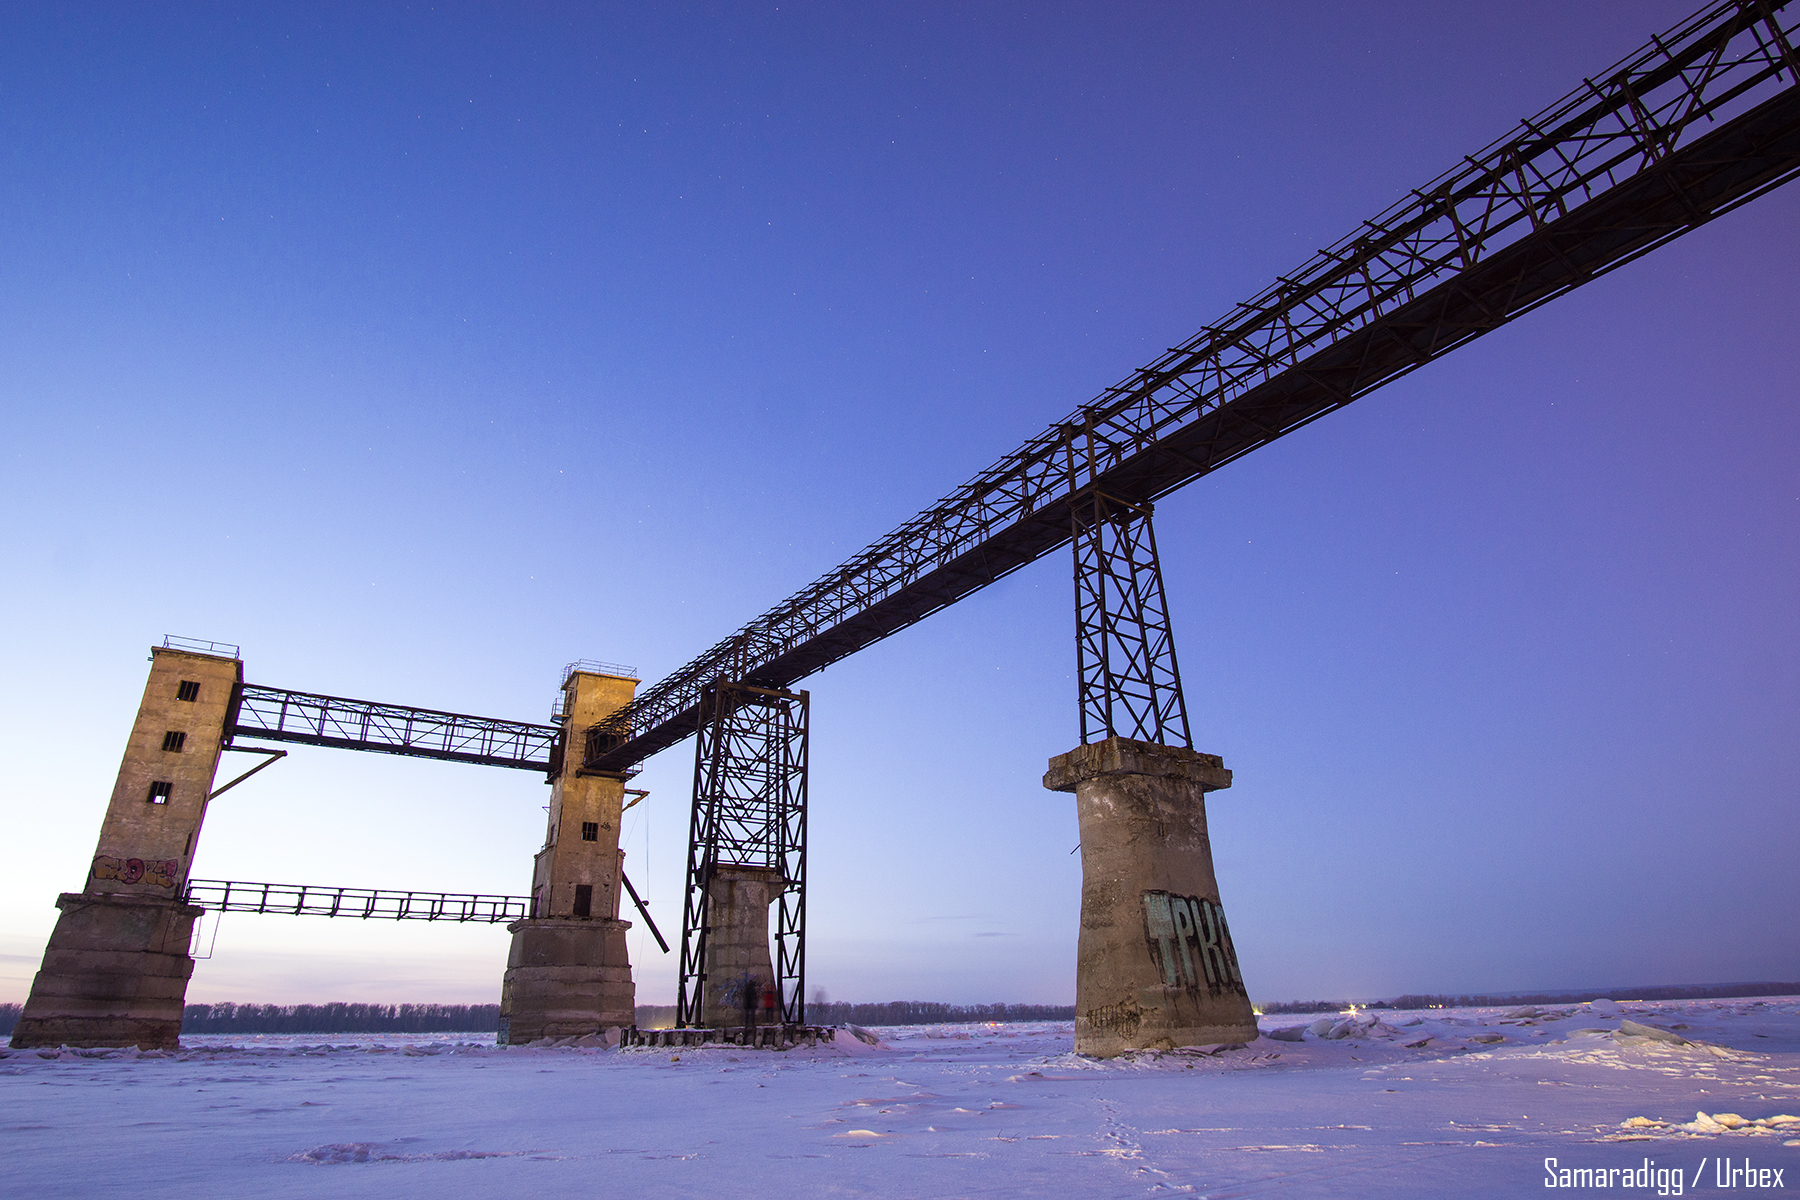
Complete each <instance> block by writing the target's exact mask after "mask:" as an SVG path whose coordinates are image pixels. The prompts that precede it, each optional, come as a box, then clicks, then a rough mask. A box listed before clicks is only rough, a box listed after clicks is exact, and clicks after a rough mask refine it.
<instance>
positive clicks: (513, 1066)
mask: <svg viewBox="0 0 1800 1200" xmlns="http://www.w3.org/2000/svg"><path fill="white" fill-rule="evenodd" d="M1377 1017H1378V1018H1379V1020H1376V1018H1377ZM1346 1022H1348V1023H1346ZM1308 1026H1310V1029H1308V1028H1307V1027H1308ZM1263 1029H1264V1032H1265V1034H1268V1033H1271V1032H1275V1031H1284V1032H1283V1037H1284V1038H1285V1039H1296V1038H1297V1039H1298V1040H1278V1039H1274V1038H1271V1037H1268V1036H1265V1037H1263V1038H1260V1039H1258V1040H1257V1041H1256V1042H1254V1043H1252V1044H1251V1045H1249V1046H1246V1047H1243V1048H1241V1049H1229V1048H1227V1049H1221V1050H1217V1051H1216V1052H1207V1051H1206V1050H1186V1051H1177V1052H1174V1053H1168V1054H1144V1055H1139V1056H1136V1057H1133V1058H1129V1059H1117V1060H1113V1061H1110V1062H1097V1061H1091V1060H1087V1059H1082V1058H1078V1057H1076V1056H1075V1055H1074V1054H1073V1053H1071V1046H1072V1044H1073V1033H1072V1029H1071V1026H1069V1025H1068V1024H1066V1023H1063V1024H1054V1023H1046V1024H1035V1025H986V1026H968V1025H964V1026H917V1027H903V1028H889V1029H881V1030H876V1031H874V1033H875V1035H877V1036H878V1037H879V1039H880V1041H879V1044H877V1045H868V1044H865V1042H864V1041H862V1040H860V1039H858V1038H855V1037H852V1036H850V1034H849V1033H848V1032H844V1033H840V1035H839V1036H838V1037H837V1038H836V1039H835V1040H834V1041H833V1042H831V1043H830V1044H828V1045H823V1046H819V1047H816V1048H811V1049H798V1050H793V1051H789V1052H782V1053H777V1052H771V1051H744V1050H736V1049H729V1048H717V1049H705V1050H683V1051H680V1052H676V1051H672V1050H647V1049H639V1050H603V1049H589V1048H580V1047H550V1048H512V1049H501V1048H497V1047H494V1046H492V1045H486V1044H480V1043H478V1042H477V1041H476V1038H477V1035H467V1036H457V1035H450V1036H445V1035H438V1036H436V1037H426V1036H421V1037H417V1038H410V1039H407V1038H401V1039H396V1038H393V1037H385V1038H383V1037H374V1036H344V1035H337V1036H334V1037H332V1038H331V1039H330V1040H329V1043H328V1044H320V1043H321V1041H322V1040H323V1039H322V1038H320V1037H316V1036H315V1037H306V1036H283V1037H266V1038H248V1037H227V1036H216V1035H215V1036H211V1037H194V1038H188V1039H185V1045H186V1046H187V1048H186V1049H184V1050H183V1051H182V1052H181V1053H179V1054H176V1055H173V1056H168V1057H158V1056H152V1055H140V1054H138V1053H137V1052H136V1051H135V1050H134V1051H124V1052H120V1051H107V1052H101V1051H81V1052H75V1051H62V1052H56V1051H47V1052H46V1051H35V1050H15V1051H7V1052H5V1053H6V1056H5V1057H4V1058H3V1059H0V1163H3V1164H4V1167H3V1170H4V1174H0V1188H3V1190H4V1193H5V1194H6V1195H7V1196H18V1197H59V1196H82V1197H86V1196H93V1195H97V1194H100V1193H102V1192H107V1193H111V1192H120V1191H123V1192H124V1193H127V1194H130V1195H132V1196H134V1197H162V1196H168V1197H186V1198H210V1197H248V1196H257V1197H266V1196H277V1197H278V1196H334V1197H336V1196H344V1197H361V1196H369V1197H411V1196H432V1197H437V1198H455V1197H465V1196H467V1197H489V1196H526V1195H531V1196H556V1197H565V1196H566V1197H589V1196H601V1195H623V1196H633V1197H637V1196H683V1197H685V1196H697V1195H731V1196H747V1195H748V1196H778V1197H788V1196H824V1195H829V1196H1012V1195H1045V1196H1067V1197H1089V1196H1137V1195H1143V1194H1146V1193H1156V1192H1178V1193H1184V1194H1193V1195H1205V1196H1217V1197H1224V1196H1262V1195H1282V1196H1382V1197H1387V1196H1433V1197H1436V1196H1477V1197H1486V1196H1525V1195H1545V1194H1550V1195H1563V1194H1567V1192H1565V1191H1564V1190H1560V1189H1559V1190H1553V1191H1551V1192H1549V1193H1546V1192H1545V1188H1546V1185H1547V1184H1548V1183H1550V1182H1553V1181H1560V1179H1561V1178H1562V1177H1561V1176H1553V1175H1547V1174H1546V1169H1545V1160H1546V1159H1551V1158H1554V1159H1555V1160H1557V1163H1556V1166H1557V1168H1558V1169H1561V1168H1570V1169H1577V1170H1581V1169H1587V1170H1592V1169H1594V1168H1633V1169H1643V1168H1645V1167H1646V1166H1648V1172H1649V1173H1648V1174H1646V1175H1644V1176H1642V1178H1643V1179H1644V1180H1645V1181H1646V1182H1649V1183H1650V1184H1651V1187H1652V1189H1653V1191H1652V1192H1651V1193H1649V1194H1666V1195H1675V1194H1684V1195H1685V1194H1689V1193H1692V1192H1696V1191H1699V1192H1707V1193H1711V1192H1717V1191H1722V1190H1733V1191H1735V1190H1739V1189H1741V1188H1742V1185H1743V1183H1744V1182H1745V1178H1744V1177H1743V1176H1741V1175H1740V1176H1737V1177H1736V1179H1735V1182H1736V1185H1737V1186H1735V1187H1732V1188H1729V1189H1723V1188H1721V1187H1720V1181H1721V1178H1724V1179H1725V1180H1726V1181H1727V1182H1732V1177H1730V1176H1724V1177H1721V1175H1720V1174H1719V1171H1720V1164H1721V1162H1724V1163H1725V1164H1726V1169H1728V1170H1730V1169H1738V1168H1742V1167H1744V1166H1745V1165H1748V1166H1749V1167H1751V1168H1752V1169H1755V1170H1765V1169H1766V1170H1769V1171H1774V1170H1780V1171H1782V1173H1783V1174H1782V1176H1781V1180H1780V1183H1781V1186H1780V1187H1779V1188H1764V1189H1758V1191H1757V1192H1756V1193H1755V1194H1762V1195H1768V1194H1775V1195H1778V1194H1781V1192H1782V1191H1784V1190H1790V1189H1791V1190H1794V1191H1797V1192H1800V1119H1797V1118H1800V1001H1797V1000H1795V999H1793V998H1786V999H1772V1000H1766V1001H1765V1000H1757V1001H1742V1000H1739V1001H1701V1002H1691V1003H1685V1002H1684V1003H1627V1004H1624V1005H1612V1004H1610V1003H1609V1002H1603V1001H1602V1002H1596V1003H1594V1004H1593V1005H1581V1006H1568V1007H1564V1008H1557V1009H1550V1010H1545V1011H1543V1012H1537V1011H1535V1010H1515V1011H1514V1012H1512V1013H1509V1012H1508V1011H1507V1010H1503V1009H1454V1010H1432V1011H1426V1012H1419V1013H1402V1012H1388V1011H1383V1012H1380V1013H1379V1014H1363V1015H1361V1016H1359V1017H1356V1018H1353V1019H1347V1018H1340V1017H1331V1018H1321V1019H1319V1020H1318V1021H1317V1023H1313V1020H1312V1019H1311V1018H1281V1017H1269V1018H1264V1021H1263ZM1702 1113H1703V1114H1706V1115H1705V1117H1704V1118H1701V1117H1699V1116H1697V1114H1702ZM1676 1171H1679V1172H1680V1175H1679V1182H1677V1179H1676V1176H1675V1175H1674V1174H1673V1172H1676ZM1568 1178H1569V1179H1571V1180H1574V1179H1575V1178H1576V1177H1574V1176H1571V1177H1568ZM1590 1178H1591V1177H1590ZM1604 1178H1608V1179H1609V1180H1610V1181H1611V1182H1612V1184H1613V1186H1614V1187H1617V1186H1619V1184H1620V1183H1621V1182H1623V1180H1622V1178H1621V1177H1619V1176H1616V1175H1615V1176H1611V1177H1604ZM1761 1181H1762V1182H1768V1183H1772V1182H1774V1177H1773V1176H1772V1175H1764V1176H1762V1177H1761ZM1659 1184H1660V1186H1658V1185H1659ZM1677 1188H1679V1191H1677ZM1590 1190H1598V1189H1588V1188H1572V1189H1568V1190H1567V1191H1568V1192H1581V1193H1584V1194H1585V1193H1586V1192H1588V1191H1590ZM1605 1190H1606V1191H1607V1192H1608V1194H1611V1190H1612V1189H1611V1188H1608V1189H1605ZM1632 1194H1636V1195H1645V1194H1647V1193H1646V1192H1645V1191H1643V1190H1637V1189H1634V1191H1633V1193H1632Z"/></svg>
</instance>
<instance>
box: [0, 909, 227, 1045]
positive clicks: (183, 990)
mask: <svg viewBox="0 0 1800 1200" xmlns="http://www.w3.org/2000/svg"><path fill="white" fill-rule="evenodd" d="M56 907H57V908H59V909H61V910H62V915H61V916H59V917H58V918H57V920H56V928H55V929H54V930H53V931H52V932H51V934H50V944H49V946H48V947H47V948H46V949H45V951H44V962H43V965H42V966H41V967H40V968H39V969H38V973H37V978H36V979H35V980H33V981H32V985H31V996H30V998H29V999H27V1000H26V1002H25V1011H24V1013H23V1015H22V1016H21V1017H20V1018H19V1024H18V1026H17V1027H16V1028H15V1029H14V1030H13V1035H12V1044H13V1045H14V1046H20V1047H29V1046H136V1047H138V1048H139V1049H141V1050H173V1049H175V1048H176V1046H177V1044H178V1041H179V1037H180V1034H181V1010H182V1004H183V1001H184V1000H185V998H186V996H187V985H188V977H189V976H190V975H192V974H193V973H194V960H193V959H191V958H189V957H188V941H189V938H190V937H191V936H192V934H193V929H194V920H195V918H197V917H198V916H199V915H200V913H201V910H200V909H198V908H194V907H191V906H189V905H185V904H181V903H179V902H177V901H174V900H168V899H160V898H156V897H149V896H99V895H87V894H78V893H74V892H68V893H64V894H63V895H62V896H59V897H58V898H57V901H56Z"/></svg>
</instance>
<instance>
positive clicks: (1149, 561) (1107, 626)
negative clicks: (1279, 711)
mask: <svg viewBox="0 0 1800 1200" xmlns="http://www.w3.org/2000/svg"><path fill="white" fill-rule="evenodd" d="M1070 512H1071V516H1072V518H1073V537H1074V549H1075V667H1076V672H1075V673H1076V679H1077V681H1078V686H1079V689H1080V697H1081V740H1082V741H1083V742H1084V743H1085V742H1090V741H1094V740H1096V739H1098V738H1105V737H1113V736H1115V735H1117V736H1119V737H1128V738H1135V739H1137V740H1139V741H1144V742H1159V743H1161V744H1163V745H1167V746H1178V745H1179V746H1186V747H1187V748H1188V749H1190V750H1192V749H1193V748H1194V739H1193V735H1192V733H1191V732H1190V731H1189V729H1188V719H1187V706H1186V704H1185V703H1184V702H1183V700H1182V695H1181V670H1180V667H1179V665H1178V664H1177V663H1176V661H1175V636H1174V632H1173V631H1172V630H1171V629H1170V627H1169V605H1168V602H1167V601H1166V600H1165V599H1164V598H1163V579H1162V563H1161V561H1160V560H1158V558H1157V557H1156V531H1155V529H1154V528H1153V527H1152V525H1151V521H1150V506H1149V505H1145V504H1127V503H1124V502H1122V501H1118V500H1114V499H1112V498H1111V497H1109V496H1107V495H1105V494H1103V493H1101V492H1100V491H1098V490H1090V491H1089V492H1088V493H1087V494H1085V495H1084V496H1082V497H1081V498H1080V502H1079V503H1077V504H1075V505H1073V506H1072V508H1071V510H1070Z"/></svg>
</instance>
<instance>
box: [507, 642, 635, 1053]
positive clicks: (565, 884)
mask: <svg viewBox="0 0 1800 1200" xmlns="http://www.w3.org/2000/svg"><path fill="white" fill-rule="evenodd" d="M636 690H637V681H636V680H635V679H627V678H624V677H622V676H616V675H605V674H600V673H598V672H593V671H586V670H574V671H571V672H570V673H569V676H568V678H567V679H565V680H564V681H563V706H562V710H563V744H564V745H565V746H566V747H567V749H566V750H565V752H564V754H565V761H564V764H563V767H562V770H561V771H560V772H559V773H558V774H557V776H556V780H555V783H554V784H553V786H552V789H551V793H550V820H549V824H548V828H547V830H546V832H545V836H544V848H543V849H542V850H540V851H539V852H538V855H537V859H536V862H535V863H534V866H533V870H532V883H531V916H530V917H528V918H526V919H525V920H523V921H514V922H513V923H512V924H511V925H508V926H507V929H508V931H509V932H511V934H512V935H513V941H512V950H511V953H509V954H508V956H507V960H506V977H505V979H504V981H503V982H502V984H501V987H500V1035H499V1038H498V1040H499V1042H500V1044H501V1045H503V1046H504V1045H513V1046H519V1045H524V1044H525V1043H527V1042H535V1041H537V1040H538V1039H539V1038H546V1037H554V1038H561V1037H580V1036H583V1035H585V1034H590V1033H601V1032H603V1031H605V1030H606V1029H608V1028H611V1027H615V1026H616V1027H619V1028H624V1029H629V1028H630V1027H631V1026H632V1025H634V1024H636V1022H637V1008H636V1004H637V987H636V985H635V984H634V983H633V982H632V978H631V956H630V952H629V950H628V949H627V947H626V944H625V932H626V930H628V929H630V928H631V923H630V922H629V921H621V920H619V896H620V894H621V892H622V891H623V890H624V889H623V888H622V887H621V886H620V884H619V876H620V874H621V870H620V868H621V863H620V859H621V857H622V856H621V854H620V853H619V814H620V811H621V810H622V808H623V806H624V800H625V777H624V776H623V775H614V774H598V773H596V774H588V773H584V772H583V771H582V770H581V769H580V766H581V758H582V748H583V747H582V738H583V735H584V734H585V732H586V730H587V729H588V728H589V727H590V726H593V725H596V724H598V723H599V722H600V720H601V718H603V717H605V716H607V715H608V714H610V713H611V712H613V711H614V710H615V709H618V708H621V707H623V706H624V705H626V704H628V703H630V701H631V697H632V694H633V693H634V692H635V691H636Z"/></svg>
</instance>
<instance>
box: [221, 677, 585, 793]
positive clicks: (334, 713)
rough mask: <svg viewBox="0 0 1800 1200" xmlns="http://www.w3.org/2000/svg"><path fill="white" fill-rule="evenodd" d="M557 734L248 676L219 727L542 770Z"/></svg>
mask: <svg viewBox="0 0 1800 1200" xmlns="http://www.w3.org/2000/svg"><path fill="white" fill-rule="evenodd" d="M561 734H562V730H560V729H558V728H557V727H556V726H554V725H533V724H530V723H528V722H525V721H502V720H498V719H495V718H492V717H471V716H465V715H464V714H462V713H447V712H439V711H437V710H435V709H429V708H411V707H408V706H405V705H398V704H377V703H375V702H373V701H370V700H350V699H346V698H345V697H342V696H320V695H315V694H314V693H311V692H295V691H289V690H288V689H286V688H272V687H262V686H260V685H256V684H248V683H247V684H244V685H243V686H242V687H241V688H240V689H239V695H238V699H237V701H236V703H235V704H234V705H233V711H232V713H231V717H230V720H229V721H228V723H227V725H226V731H225V736H226V741H227V744H229V743H231V742H232V741H233V740H235V739H236V738H239V737H245V738H252V739H255V740H257V741H267V742H296V743H299V744H302V745H308V746H330V747H334V748H336V749H340V750H369V751H374V752H375V753H378V754H402V755H407V756H409V757H412V758H436V759H442V760H444V761H447V762H462V763H476V764H480V765H482V766H489V767H513V768H516V769H519V770H525V771H545V772H548V771H549V770H550V769H551V765H552V763H553V761H554V758H553V755H554V752H555V750H556V741H557V738H558V737H560V736H561Z"/></svg>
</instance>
